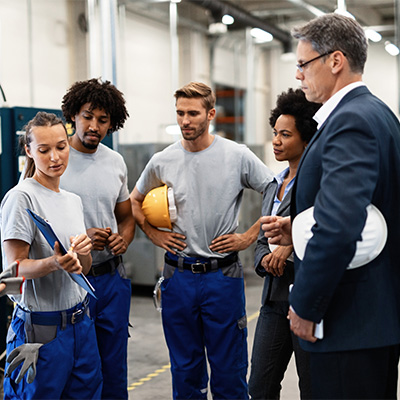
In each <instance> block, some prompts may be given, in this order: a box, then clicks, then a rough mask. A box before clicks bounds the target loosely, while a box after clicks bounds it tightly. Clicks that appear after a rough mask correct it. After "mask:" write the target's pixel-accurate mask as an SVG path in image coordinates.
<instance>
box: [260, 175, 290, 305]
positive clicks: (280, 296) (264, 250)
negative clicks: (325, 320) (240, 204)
mask: <svg viewBox="0 0 400 400" xmlns="http://www.w3.org/2000/svg"><path fill="white" fill-rule="evenodd" d="M277 187H278V182H277V181H276V180H273V181H272V182H270V183H269V184H268V186H267V188H266V190H265V192H264V193H263V201H262V212H261V215H271V211H272V207H273V205H274V199H275V194H276V190H277ZM292 189H293V188H291V189H290V190H289V191H288V192H287V193H286V196H285V197H284V198H283V201H282V202H281V204H280V205H279V208H278V210H277V213H276V214H277V215H281V216H283V217H287V216H288V215H290V199H291V197H292ZM269 253H271V249H270V248H269V244H268V239H267V238H266V237H265V236H264V231H263V230H262V229H260V233H259V235H258V239H257V245H256V249H255V259H254V266H255V269H256V273H257V274H258V275H259V276H261V277H265V281H264V288H263V292H262V296H261V302H262V304H265V303H266V301H268V300H271V301H288V296H289V285H290V284H291V283H293V279H294V265H293V263H292V262H291V261H287V262H286V267H285V271H284V273H283V275H282V276H281V277H274V276H273V275H271V274H269V273H267V271H265V269H264V268H263V267H262V266H261V261H262V259H263V257H264V256H265V255H267V254H269Z"/></svg>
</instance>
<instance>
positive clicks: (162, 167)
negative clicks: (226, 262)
mask: <svg viewBox="0 0 400 400" xmlns="http://www.w3.org/2000/svg"><path fill="white" fill-rule="evenodd" d="M272 178H273V173H272V171H271V170H270V169H269V168H268V167H267V166H266V165H265V164H264V163H263V162H262V161H261V160H260V159H259V158H258V157H257V156H256V155H255V154H254V153H253V152H251V151H250V150H249V148H248V147H246V146H245V145H242V144H238V143H236V142H233V141H231V140H228V139H224V138H222V137H220V136H215V138H214V140H213V142H212V144H211V145H210V146H209V147H208V148H206V149H205V150H203V151H199V152H189V151H186V150H185V149H184V148H183V146H182V144H181V142H180V141H179V142H176V143H174V144H172V145H170V146H168V147H167V148H166V149H164V150H163V151H161V152H159V153H156V154H155V155H154V156H153V157H152V158H151V160H150V161H149V163H148V164H147V165H146V167H145V169H144V170H143V172H142V174H141V176H140V178H139V180H138V181H137V183H136V186H137V189H138V190H139V192H140V193H142V194H144V195H145V194H147V193H148V192H149V191H150V190H151V189H153V188H155V187H158V186H161V185H162V184H166V185H167V186H168V187H172V189H173V192H174V197H175V203H176V208H177V216H178V218H177V221H176V222H175V223H174V225H173V231H174V232H177V233H181V234H183V235H185V236H186V240H185V243H186V244H187V247H186V249H185V250H184V251H183V252H181V254H182V255H183V256H189V257H192V256H202V257H222V256H224V255H223V254H221V253H216V252H212V251H211V250H210V248H209V245H210V244H211V241H212V240H213V239H215V238H216V237H218V236H220V235H224V234H227V233H233V232H235V230H236V229H237V226H238V214H239V208H240V204H241V201H242V195H243V189H245V188H250V189H254V190H256V191H257V192H260V193H261V192H263V191H264V189H265V188H266V186H267V184H268V183H269V182H270V181H271V180H272Z"/></svg>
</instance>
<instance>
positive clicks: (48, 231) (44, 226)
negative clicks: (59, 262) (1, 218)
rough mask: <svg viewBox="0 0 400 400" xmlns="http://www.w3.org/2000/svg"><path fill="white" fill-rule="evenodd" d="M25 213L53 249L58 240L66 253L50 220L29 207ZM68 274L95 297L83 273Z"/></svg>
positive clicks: (63, 252)
mask: <svg viewBox="0 0 400 400" xmlns="http://www.w3.org/2000/svg"><path fill="white" fill-rule="evenodd" d="M26 211H27V213H28V214H29V216H30V217H31V218H32V220H33V222H34V223H35V224H36V226H37V227H38V228H39V230H40V232H42V234H43V236H44V237H45V239H46V240H47V242H48V243H49V245H50V246H51V248H52V249H53V250H54V244H55V242H58V244H59V245H60V251H61V254H62V255H64V254H67V250H66V249H65V247H64V246H63V244H62V243H61V241H60V239H59V238H58V237H57V235H56V234H55V232H54V230H53V228H52V227H51V225H50V222H49V221H47V220H46V219H44V218H42V217H40V216H39V215H37V214H35V213H34V212H33V211H32V210H30V209H29V208H27V209H26ZM68 273H69V276H70V277H71V278H72V279H73V280H74V281H75V282H76V283H77V284H78V285H79V286H81V287H82V288H83V289H85V290H86V291H87V292H88V293H89V294H90V295H92V296H93V297H94V298H95V299H97V297H96V295H95V294H94V291H95V290H94V287H93V286H92V285H91V284H90V282H89V281H88V279H87V278H86V276H85V275H83V274H72V273H70V272H68Z"/></svg>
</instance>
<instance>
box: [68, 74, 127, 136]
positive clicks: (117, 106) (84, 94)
mask: <svg viewBox="0 0 400 400" xmlns="http://www.w3.org/2000/svg"><path fill="white" fill-rule="evenodd" d="M86 103H90V104H91V106H92V110H94V109H96V108H98V109H101V110H104V111H105V112H106V113H108V114H109V115H110V120H111V127H112V130H116V131H117V130H118V129H121V128H123V126H124V123H125V121H126V119H127V118H128V117H129V114H128V111H127V109H126V107H125V99H124V96H123V94H122V92H120V91H119V90H118V89H117V88H116V87H115V86H114V85H113V84H111V82H109V81H105V82H102V81H101V80H100V78H99V79H89V80H87V81H81V82H75V83H74V84H73V85H72V86H71V87H70V88H69V90H68V91H67V93H66V94H65V96H64V97H63V100H62V105H61V109H62V112H63V114H64V118H65V120H66V122H69V123H71V124H72V126H73V127H75V122H74V121H73V120H72V118H73V117H74V116H75V115H76V114H78V113H79V111H80V109H81V107H82V106H83V105H84V104H86Z"/></svg>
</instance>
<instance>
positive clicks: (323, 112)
mask: <svg viewBox="0 0 400 400" xmlns="http://www.w3.org/2000/svg"><path fill="white" fill-rule="evenodd" d="M359 86H365V83H364V82H361V81H357V82H353V83H350V84H349V85H347V86H345V87H344V88H342V89H340V90H339V91H338V92H336V93H335V94H334V95H333V96H332V97H331V98H330V99H329V100H328V101H327V102H326V103H325V104H324V105H323V106H322V107H321V108H320V109H319V110H318V111H317V112H316V113H315V115H314V117H313V118H314V120H315V121H317V123H318V129H319V128H320V127H321V125H322V124H323V123H324V122H325V121H326V120H327V119H328V117H329V116H330V115H331V113H332V111H333V110H334V109H335V108H336V107H337V105H338V104H339V103H340V101H341V100H342V99H343V97H344V96H346V94H347V93H349V92H351V91H352V90H353V89H355V88H357V87H359Z"/></svg>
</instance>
